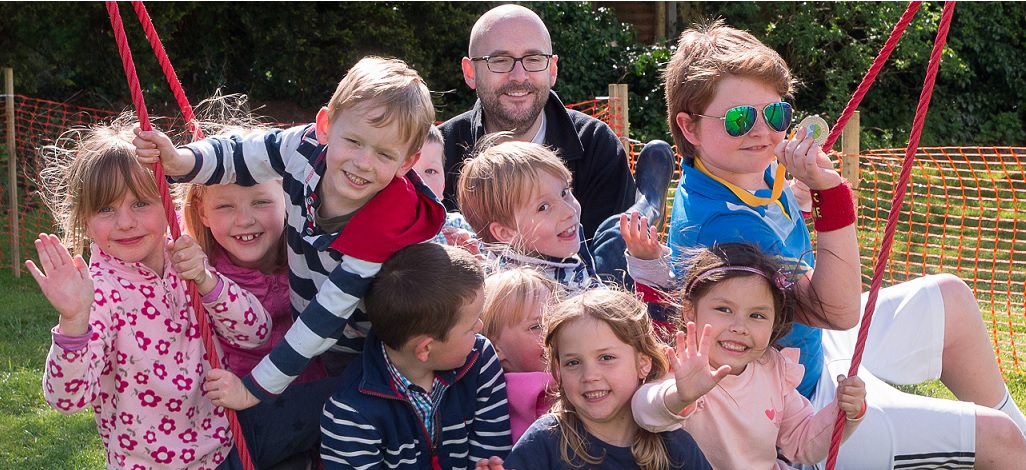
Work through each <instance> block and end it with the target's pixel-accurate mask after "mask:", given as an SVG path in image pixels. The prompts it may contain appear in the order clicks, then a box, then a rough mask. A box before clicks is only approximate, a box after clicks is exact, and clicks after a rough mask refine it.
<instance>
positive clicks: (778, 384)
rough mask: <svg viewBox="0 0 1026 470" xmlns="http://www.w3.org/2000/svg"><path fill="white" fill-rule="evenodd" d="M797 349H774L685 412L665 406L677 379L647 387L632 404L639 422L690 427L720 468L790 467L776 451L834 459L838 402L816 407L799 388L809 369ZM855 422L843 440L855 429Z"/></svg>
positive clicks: (806, 459)
mask: <svg viewBox="0 0 1026 470" xmlns="http://www.w3.org/2000/svg"><path fill="white" fill-rule="evenodd" d="M797 356H798V350H797V349H793V348H789V349H785V350H784V351H783V352H781V351H777V350H776V349H773V348H769V349H767V350H766V352H765V353H764V354H763V355H762V357H760V358H759V359H758V360H756V361H754V362H752V363H751V364H748V367H745V370H744V371H743V372H741V373H740V374H739V375H728V376H727V377H726V378H724V379H723V381H722V382H720V383H719V385H717V386H716V387H714V388H713V389H712V390H711V391H709V393H706V394H705V395H704V396H702V397H701V398H699V399H698V400H697V401H695V403H693V404H691V405H688V407H687V408H685V409H684V411H683V412H682V413H681V414H680V415H675V414H673V413H671V412H670V410H669V409H667V408H666V404H665V402H664V401H663V396H664V394H665V393H666V391H667V388H668V387H669V386H671V385H673V383H674V379H673V376H669V377H667V378H664V379H663V380H660V381H657V382H651V383H647V384H645V385H643V386H642V387H641V388H640V389H638V391H637V392H635V394H634V399H633V400H632V401H631V409H632V411H633V412H634V420H635V421H637V422H638V425H639V426H641V427H643V428H645V429H648V430H649V431H654V432H661V431H669V430H673V429H676V428H679V427H683V428H684V430H686V431H687V432H688V433H690V434H691V435H692V436H693V437H694V438H695V441H697V442H698V446H699V447H700V448H701V449H702V452H704V453H705V455H706V457H707V458H708V459H709V463H711V464H712V466H713V468H715V469H717V470H729V469H740V468H744V469H752V470H767V469H787V468H792V467H790V466H788V465H787V464H786V463H784V462H782V461H778V460H777V448H778V447H779V448H780V451H781V453H782V454H783V455H784V456H785V457H787V458H788V460H790V461H791V462H794V463H807V464H815V463H817V462H819V461H821V460H823V459H824V458H826V456H827V452H828V451H829V449H830V435H831V434H832V433H833V426H834V418H835V417H836V416H837V404H836V402H835V403H833V404H831V405H830V406H827V407H826V408H823V409H822V410H820V411H819V412H813V410H812V404H810V403H809V400H808V399H807V398H805V397H803V396H802V395H801V394H799V393H798V390H797V389H796V387H797V386H798V383H799V382H801V380H802V373H803V372H804V370H805V369H804V367H802V365H801V364H798V362H797ZM857 425H858V422H857V421H848V422H847V423H846V425H845V428H844V434H843V438H844V439H847V438H848V436H850V435H851V433H853V432H855V428H856V426H857Z"/></svg>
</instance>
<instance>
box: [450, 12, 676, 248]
mask: <svg viewBox="0 0 1026 470" xmlns="http://www.w3.org/2000/svg"><path fill="white" fill-rule="evenodd" d="M469 49H470V51H469V52H470V54H469V57H464V58H463V63H462V66H463V79H464V80H465V81H466V82H467V85H468V86H470V88H472V89H474V90H476V92H477V97H478V101H477V103H476V104H475V105H474V108H473V109H471V110H470V111H468V112H466V113H463V114H461V115H459V116H456V117H454V118H452V119H450V120H448V121H446V122H445V123H444V124H442V125H441V130H442V133H443V134H444V136H445V172H446V191H445V195H444V198H445V205H446V206H447V207H448V208H449V209H455V208H456V196H455V188H456V180H457V178H458V177H459V171H460V167H461V166H462V162H463V160H465V159H467V158H469V157H470V156H471V154H472V153H473V150H474V146H475V144H476V143H477V141H478V139H480V138H481V137H482V136H483V135H484V134H488V133H493V132H499V131H506V132H510V133H511V134H512V138H513V140H518V141H527V142H535V143H540V144H545V145H547V146H549V147H552V148H555V149H556V150H557V152H558V154H559V156H560V157H561V158H562V159H563V161H564V162H565V163H566V165H567V167H568V168H569V169H570V172H571V174H573V193H574V196H575V197H576V198H577V200H578V201H580V203H581V224H582V225H583V226H584V232H585V237H586V238H587V239H589V240H590V239H591V238H592V237H593V236H594V235H595V233H596V230H597V229H598V227H599V225H600V224H601V223H602V222H603V221H605V220H606V219H607V218H609V217H610V216H613V215H619V214H620V213H621V212H624V211H625V210H627V209H628V208H629V207H631V205H632V204H634V203H635V195H636V189H637V188H636V186H635V182H634V176H632V175H631V170H630V167H629V166H628V163H627V154H626V152H625V151H624V148H623V146H622V145H621V144H620V141H619V140H618V139H617V137H616V134H614V133H613V131H612V130H611V129H609V126H607V125H606V124H605V123H603V122H602V121H599V120H598V119H595V118H593V117H590V116H588V115H585V114H583V113H580V112H577V111H573V110H568V109H566V107H565V106H564V105H563V103H562V102H561V101H560V99H559V97H557V96H556V94H555V93H554V92H553V91H552V90H551V88H552V86H553V85H554V84H555V83H556V73H557V71H558V67H557V63H558V62H559V57H558V56H556V55H554V54H553V53H552V41H551V38H550V37H549V32H548V29H547V28H546V27H545V24H544V23H543V22H542V20H541V18H539V17H538V15H537V14H535V13H534V12H533V11H531V10H529V9H527V8H524V7H522V6H519V5H502V6H499V7H496V8H493V9H492V10H489V11H488V12H486V13H485V14H484V15H482V16H481V18H480V19H478V21H477V23H475V24H474V27H473V29H472V30H471V32H470V48H469ZM666 148H669V146H667V147H666ZM670 158H671V160H670V163H669V164H670V165H672V164H673V162H672V156H671V157H670ZM659 172H667V173H672V166H668V165H660V170H659ZM656 179H657V180H659V179H660V178H656ZM666 181H667V184H668V182H669V175H667V176H666ZM659 183H660V182H656V184H654V186H658V185H659ZM665 190H666V187H665V185H664V186H663V191H662V195H663V197H665ZM653 192H654V193H658V190H655V191H653ZM617 235H618V234H617ZM619 249H620V250H621V251H620V254H619V256H620V257H621V258H622V257H623V254H622V246H621V247H620V248H619ZM593 251H596V253H595V254H596V257H599V256H601V255H600V253H599V252H600V251H601V250H596V249H594V248H593Z"/></svg>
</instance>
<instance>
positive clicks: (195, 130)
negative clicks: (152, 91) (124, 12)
mask: <svg viewBox="0 0 1026 470" xmlns="http://www.w3.org/2000/svg"><path fill="white" fill-rule="evenodd" d="M132 8H135V14H136V15H137V16H138V17H139V22H140V23H142V28H143V31H144V32H145V33H146V39H148V40H149V41H150V46H152V47H153V53H154V54H155V55H156V56H157V62H159V63H160V69H161V70H163V71H164V76H165V77H167V84H168V86H169V87H171V92H172V93H174V95H175V101H178V107H179V108H181V109H182V115H183V116H185V122H186V123H187V124H188V126H189V130H190V131H192V138H193V140H200V139H202V138H203V131H202V130H201V129H200V127H199V121H197V120H196V115H195V114H194V113H193V112H192V105H190V104H189V99H188V98H186V96H185V90H184V89H182V82H181V81H179V80H178V74H177V73H175V68H174V67H172V66H171V59H169V58H168V57H167V52H166V51H165V50H164V44H163V43H161V42H160V37H159V36H157V30H156V28H154V27H153V21H150V14H149V13H147V12H146V7H145V6H144V5H143V2H132Z"/></svg>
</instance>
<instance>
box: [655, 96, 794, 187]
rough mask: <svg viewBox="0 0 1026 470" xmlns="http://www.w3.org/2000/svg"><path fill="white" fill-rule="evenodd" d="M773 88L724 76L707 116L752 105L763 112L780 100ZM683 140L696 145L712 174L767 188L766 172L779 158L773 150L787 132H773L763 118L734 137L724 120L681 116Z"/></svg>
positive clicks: (679, 114) (743, 185) (705, 110)
mask: <svg viewBox="0 0 1026 470" xmlns="http://www.w3.org/2000/svg"><path fill="white" fill-rule="evenodd" d="M781 100H782V98H781V96H780V95H779V94H777V92H776V91H774V88H773V87H771V86H769V85H767V84H765V83H762V82H760V81H757V80H753V79H749V78H740V77H734V76H727V77H724V78H723V79H722V80H721V81H720V83H719V84H718V85H717V86H716V92H715V94H714V95H713V99H712V101H711V102H710V103H709V106H708V107H706V109H704V110H702V111H700V112H698V113H699V114H705V115H707V116H723V115H724V114H726V112H727V110H728V109H730V108H733V107H735V106H744V105H750V106H755V108H756V109H759V110H761V109H763V107H765V106H766V105H767V104H770V103H776V102H778V101H781ZM675 119H676V122H677V125H678V126H680V129H681V132H682V133H683V134H684V137H685V138H686V139H687V140H688V141H689V142H691V143H692V144H694V146H695V152H696V154H697V155H698V157H699V158H700V159H701V160H702V163H703V164H705V166H706V168H708V169H709V171H710V172H711V173H712V174H714V175H716V176H718V177H720V178H723V179H724V180H727V181H728V182H730V183H732V184H734V185H737V186H740V187H742V188H744V189H748V190H756V189H764V188H766V183H765V180H764V179H763V172H765V171H766V168H768V167H769V165H770V163H771V162H773V160H774V159H775V158H776V157H775V156H774V154H773V148H774V147H775V146H776V145H777V143H779V142H780V141H782V140H784V134H785V132H784V131H774V130H773V129H771V128H770V127H769V126H768V125H766V121H765V119H764V118H763V117H762V116H761V115H760V116H759V117H758V118H757V119H756V121H755V127H753V128H752V130H751V131H749V132H748V133H747V134H745V135H743V136H741V137H731V136H730V135H728V134H727V131H726V130H725V129H724V126H723V121H722V120H719V119H714V118H708V117H699V116H694V115H689V114H687V113H683V112H681V113H678V114H677V116H676V117H675Z"/></svg>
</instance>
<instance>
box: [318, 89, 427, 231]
mask: <svg viewBox="0 0 1026 470" xmlns="http://www.w3.org/2000/svg"><path fill="white" fill-rule="evenodd" d="M382 114H383V111H382V109H381V108H380V107H379V106H375V105H374V104H373V103H370V102H363V103H360V104H357V105H354V106H352V107H350V108H346V109H343V110H340V111H339V112H338V115H337V116H335V119H334V121H332V122H329V121H328V109H327V108H321V111H320V112H319V113H317V124H316V126H317V127H316V129H317V141H318V142H320V143H321V144H327V146H328V148H327V157H326V159H325V161H326V165H327V169H326V171H325V173H324V177H323V179H322V180H321V182H320V183H319V184H318V186H317V190H318V191H319V192H320V194H321V207H320V209H319V210H320V211H321V213H320V215H321V217H337V216H341V215H346V214H351V213H353V212H355V211H356V210H357V209H359V208H361V207H363V206H364V204H366V203H367V201H370V200H371V199H372V198H373V197H374V196H375V195H377V194H378V192H379V191H381V190H382V189H384V188H385V186H388V184H389V183H390V182H391V181H392V178H395V177H396V176H402V175H404V174H406V172H407V171H409V169H410V168H412V167H413V165H414V164H415V163H416V162H417V157H418V156H419V153H414V154H412V155H411V154H410V152H411V150H410V142H408V141H405V140H404V139H402V136H401V134H400V131H399V126H398V125H397V123H395V122H392V123H386V124H385V125H384V126H382V127H377V126H375V125H373V124H371V122H370V121H371V119H372V118H374V117H377V116H380V115H382Z"/></svg>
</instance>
